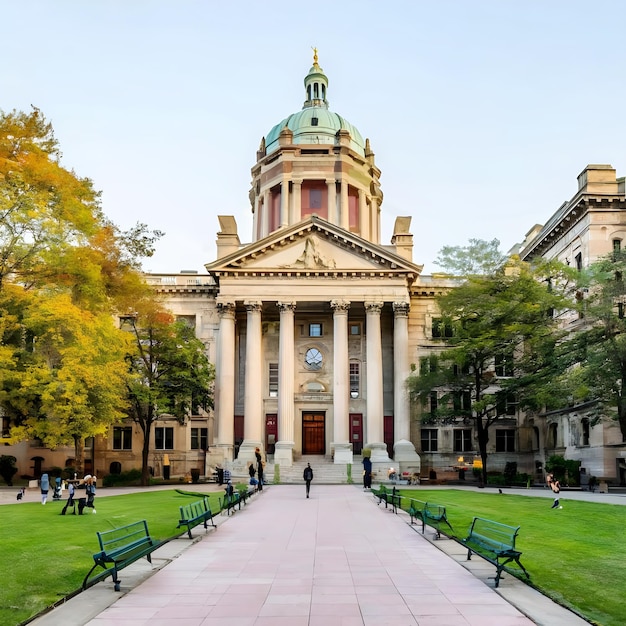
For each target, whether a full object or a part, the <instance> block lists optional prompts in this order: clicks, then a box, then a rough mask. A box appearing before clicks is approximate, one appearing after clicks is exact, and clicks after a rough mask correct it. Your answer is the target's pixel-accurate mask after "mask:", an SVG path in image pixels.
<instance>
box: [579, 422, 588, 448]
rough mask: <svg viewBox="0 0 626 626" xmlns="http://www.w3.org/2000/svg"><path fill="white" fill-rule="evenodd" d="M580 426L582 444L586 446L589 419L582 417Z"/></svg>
mask: <svg viewBox="0 0 626 626" xmlns="http://www.w3.org/2000/svg"><path fill="white" fill-rule="evenodd" d="M581 426H582V429H583V432H582V435H583V437H582V445H583V446H588V445H589V420H588V419H587V418H586V417H584V418H583V420H582V422H581Z"/></svg>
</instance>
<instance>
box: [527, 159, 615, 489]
mask: <svg viewBox="0 0 626 626" xmlns="http://www.w3.org/2000/svg"><path fill="white" fill-rule="evenodd" d="M625 244H626V196H625V185H624V178H623V177H622V178H617V177H616V172H615V169H614V168H613V167H612V166H611V165H587V167H586V168H585V169H584V170H583V171H582V172H581V173H580V174H579V176H578V190H577V192H576V194H575V195H574V196H573V197H572V198H571V199H570V200H569V201H567V202H564V203H563V204H562V205H561V206H560V207H559V208H558V210H557V211H556V212H555V213H554V214H553V215H552V216H551V217H550V219H549V220H548V221H547V222H546V224H545V226H540V225H537V226H534V227H533V228H532V229H531V230H530V231H529V232H528V233H527V235H526V239H525V241H524V243H523V244H521V246H520V249H519V254H520V257H521V258H522V259H523V260H527V261H531V260H532V259H534V258H538V257H543V258H547V259H558V260H559V261H561V262H562V263H566V264H568V265H572V266H574V267H576V268H577V269H579V270H581V269H583V268H585V267H587V266H588V265H590V264H591V263H593V262H594V261H596V260H597V259H598V258H600V257H602V256H606V255H607V254H609V253H611V252H612V251H613V250H619V249H621V248H622V247H623V246H624V245H625ZM578 297H580V298H584V297H585V294H584V293H580V294H578ZM563 323H564V324H566V325H567V327H568V328H569V329H571V330H572V331H573V332H575V331H576V330H577V329H579V328H582V327H584V325H585V320H584V319H580V318H579V317H578V315H577V314H576V313H575V312H569V314H566V315H565V316H564V318H563ZM593 405H594V403H586V404H584V405H580V406H573V407H563V409H561V410H558V411H552V412H551V413H549V414H547V415H543V416H528V417H527V418H526V421H527V422H528V421H530V420H536V421H537V425H536V428H537V443H536V452H535V454H536V456H537V461H538V462H539V461H540V460H541V457H546V458H547V457H549V456H550V455H551V454H560V455H562V456H565V458H567V459H574V460H578V461H580V463H581V468H582V470H584V473H583V477H585V476H586V477H589V476H595V477H598V478H600V479H605V480H606V481H609V482H613V483H619V484H621V485H624V484H626V444H624V442H623V439H622V435H621V432H620V429H619V425H618V424H617V423H616V422H613V421H610V420H602V421H600V422H599V423H597V424H595V425H592V424H593V422H594V420H593V419H590V411H591V410H592V409H593Z"/></svg>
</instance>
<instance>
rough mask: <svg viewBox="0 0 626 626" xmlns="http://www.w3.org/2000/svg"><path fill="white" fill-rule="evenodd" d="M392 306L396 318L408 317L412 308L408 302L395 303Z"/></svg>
mask: <svg viewBox="0 0 626 626" xmlns="http://www.w3.org/2000/svg"><path fill="white" fill-rule="evenodd" d="M392 306H393V315H394V317H407V316H408V314H409V309H410V308H411V305H410V304H409V303H408V302H394V303H393V305H392Z"/></svg>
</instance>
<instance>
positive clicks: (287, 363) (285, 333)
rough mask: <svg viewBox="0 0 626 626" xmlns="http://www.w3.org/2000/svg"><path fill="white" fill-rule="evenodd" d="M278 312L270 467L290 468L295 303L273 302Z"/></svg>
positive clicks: (292, 432) (292, 433) (291, 455)
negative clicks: (275, 437)
mask: <svg viewBox="0 0 626 626" xmlns="http://www.w3.org/2000/svg"><path fill="white" fill-rule="evenodd" d="M276 306H278V308H279V309H280V336H279V340H278V341H279V343H278V441H277V442H276V446H275V449H274V463H276V464H279V465H284V466H289V467H290V466H291V465H293V447H294V409H293V393H294V371H295V362H294V311H295V308H296V303H295V302H277V303H276Z"/></svg>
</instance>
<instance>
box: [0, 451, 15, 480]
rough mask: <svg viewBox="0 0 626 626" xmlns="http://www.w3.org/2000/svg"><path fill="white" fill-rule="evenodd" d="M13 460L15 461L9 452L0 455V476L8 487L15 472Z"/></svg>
mask: <svg viewBox="0 0 626 626" xmlns="http://www.w3.org/2000/svg"><path fill="white" fill-rule="evenodd" d="M15 461H17V459H16V458H15V457H14V456H11V455H9V454H3V455H2V456H0V476H2V478H3V480H4V482H5V483H6V484H7V485H8V486H9V487H12V486H13V476H15V474H17V467H15Z"/></svg>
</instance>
